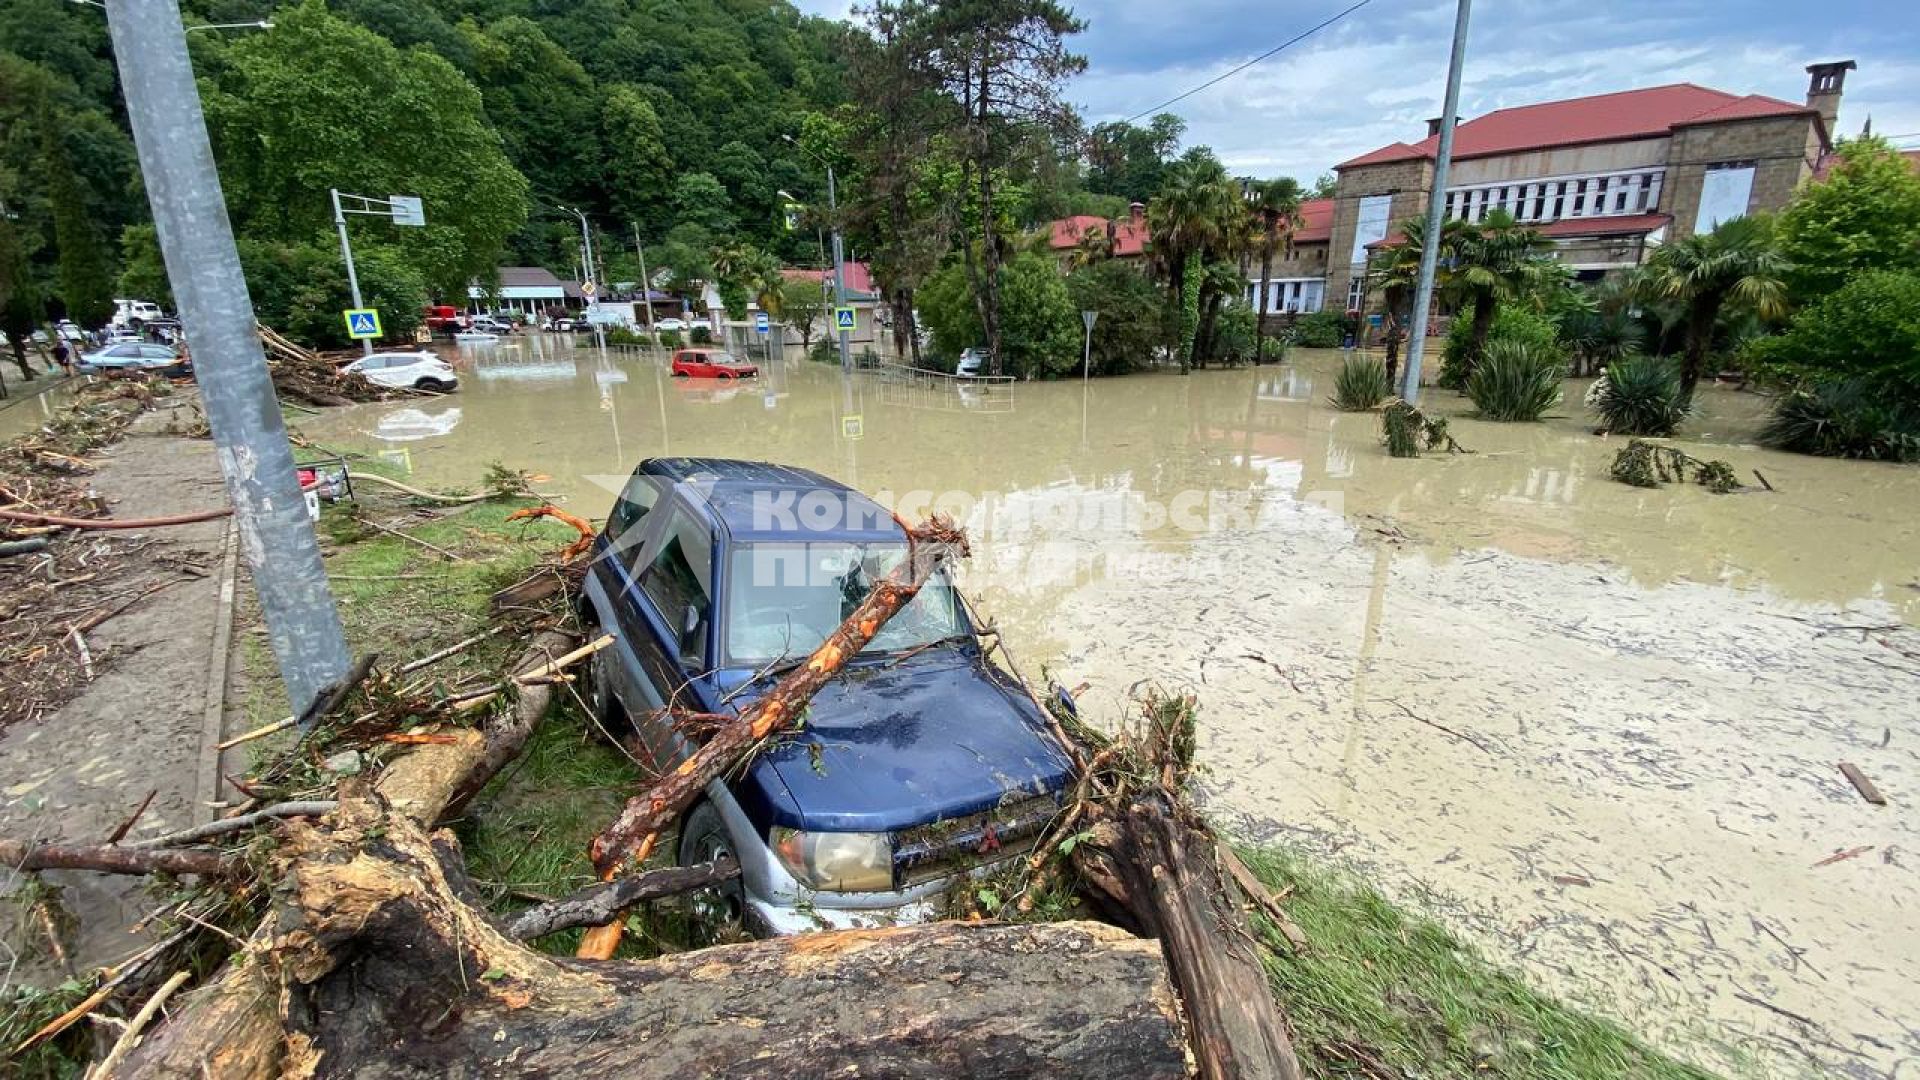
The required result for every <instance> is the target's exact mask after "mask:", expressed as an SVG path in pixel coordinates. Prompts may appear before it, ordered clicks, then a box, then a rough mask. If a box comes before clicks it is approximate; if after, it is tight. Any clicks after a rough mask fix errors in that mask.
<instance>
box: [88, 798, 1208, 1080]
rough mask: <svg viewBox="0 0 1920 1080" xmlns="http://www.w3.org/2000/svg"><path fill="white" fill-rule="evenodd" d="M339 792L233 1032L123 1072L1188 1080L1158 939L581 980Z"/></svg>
mask: <svg viewBox="0 0 1920 1080" xmlns="http://www.w3.org/2000/svg"><path fill="white" fill-rule="evenodd" d="M342 795H343V798H342V806H341V809H340V810H339V811H338V812H336V813H335V814H334V815H333V816H332V817H330V818H328V819H324V820H323V822H322V823H320V824H318V825H307V824H304V823H295V824H290V825H289V826H288V827H287V834H288V835H287V840H286V843H285V844H284V845H283V846H282V848H281V849H280V851H279V852H278V854H277V861H278V864H279V870H280V878H281V880H282V881H283V883H284V886H283V887H282V888H281V889H280V890H278V891H277V893H276V904H277V910H276V911H275V912H274V913H273V914H271V915H270V916H269V918H268V920H267V922H266V923H265V924H264V928H263V935H262V936H263V937H267V936H268V935H270V937H268V939H267V940H265V941H262V942H257V943H256V948H254V949H250V950H249V953H248V954H247V955H246V956H243V957H241V958H238V960H237V962H238V963H240V965H241V969H242V970H241V975H240V977H239V980H238V981H239V983H240V984H241V985H242V988H243V989H242V990H241V991H240V992H235V993H229V994H228V995H226V996H225V998H224V999H223V1000H222V1001H221V1002H219V1003H218V1004H219V1006H220V1007H219V1008H218V1010H217V1011H216V1012H215V1013H214V1014H213V1015H215V1016H217V1017H218V1019H219V1020H220V1024H219V1026H218V1028H217V1029H214V1028H208V1027H205V1026H203V1027H202V1029H201V1032H200V1037H202V1038H210V1037H216V1036H218V1037H222V1038H223V1039H224V1040H225V1041H224V1042H221V1043H208V1042H197V1041H192V1040H187V1039H183V1038H181V1037H180V1036H179V1035H177V1034H175V1035H171V1036H169V1035H168V1034H167V1029H164V1028H163V1029H162V1030H161V1032H160V1033H158V1034H156V1036H155V1037H153V1038H151V1039H149V1042H148V1044H147V1045H143V1046H142V1047H141V1048H140V1049H139V1050H137V1051H135V1053H134V1054H133V1055H132V1057H131V1058H130V1059H129V1062H128V1066H127V1069H126V1071H125V1072H124V1074H123V1075H127V1076H146V1077H169V1078H171V1077H199V1076H202V1075H212V1076H215V1077H220V1078H224V1077H230V1076H259V1075H262V1074H263V1070H262V1069H261V1067H260V1065H259V1063H260V1062H262V1061H265V1060H272V1059H273V1058H274V1054H275V1052H276V1051H277V1049H278V1047H279V1046H280V1045H281V1041H282V1035H283V1032H284V1044H285V1047H286V1055H285V1057H284V1059H282V1060H279V1061H278V1063H277V1065H274V1066H269V1068H273V1069H277V1070H278V1071H280V1072H282V1073H284V1074H289V1075H301V1076H312V1077H415V1076H419V1077H427V1076H445V1075H448V1074H450V1073H461V1072H465V1073H469V1074H479V1073H493V1074H508V1073H510V1074H514V1075H549V1076H562V1075H563V1076H568V1077H572V1078H592V1077H603V1076H606V1077H612V1076H644V1077H663V1078H664V1077H684V1076H718V1075H725V1076H730V1077H779V1078H782V1080H784V1078H786V1077H790V1076H794V1075H796V1074H807V1075H867V1076H874V1075H884V1076H890V1077H954V1076H965V1077H1060V1078H1072V1077H1101V1078H1107V1077H1114V1076H1127V1077H1150V1078H1151V1077H1166V1078H1175V1077H1184V1076H1185V1075H1186V1074H1187V1065H1186V1054H1185V1046H1184V1043H1183V1040H1182V1037H1181V1029H1180V1018H1179V1012H1178V1008H1177V1006H1176V1005H1175V1003H1174V998H1173V995H1172V992H1171V989H1170V987H1169V986H1168V984H1167V982H1166V977H1165V970H1164V967H1163V966H1162V963H1161V960H1160V957H1159V950H1158V948H1157V947H1156V946H1155V945H1154V944H1153V943H1152V942H1150V941H1144V940H1141V939H1137V938H1133V937H1130V936H1129V935H1127V934H1126V933H1124V932H1122V931H1120V930H1117V929H1115V928H1113V927H1110V926H1105V925H1101V924H1094V923H1050V924H1040V925H1029V926H1009V925H996V924H981V923H935V924H929V925H926V926H918V927H906V928H897V929H885V930H863V931H848V932H839V933H829V934H815V935H807V936H803V937H797V938H782V939H777V940H772V941H761V942H753V943H749V944H743V945H729V946H723V947H720V948H714V949H704V950H700V951H698V952H692V953H684V954H679V955H676V956H669V957H664V958H661V959H657V960H651V961H640V962H608V963H597V964H591V965H582V964H579V963H578V962H575V961H570V960H556V959H554V958H552V957H549V956H546V955H543V954H540V953H536V952H533V951H532V950H529V949H527V948H526V947H525V946H522V945H520V944H519V943H517V942H515V941H513V940H511V939H510V938H508V937H507V936H505V935H504V934H502V933H501V932H500V931H498V930H496V929H495V928H494V926H493V924H492V923H491V922H490V921H489V920H488V918H487V917H486V915H485V914H484V913H483V912H481V911H478V910H476V909H474V908H472V907H470V906H468V905H467V904H465V903H464V902H462V901H461V900H460V899H459V897H458V896H457V895H456V893H455V890H454V888H453V886H452V885H451V884H450V881H449V874H448V870H447V867H445V866H443V865H442V863H441V856H440V855H439V854H437V853H436V850H435V848H436V844H435V843H434V842H433V841H432V840H430V839H429V837H428V836H427V834H426V833H425V831H424V830H423V829H421V828H420V827H419V826H418V825H416V824H414V823H413V822H411V821H409V820H407V819H406V818H405V817H403V816H400V815H395V814H392V813H390V812H387V811H385V810H384V809H383V808H382V807H381V806H380V805H379V803H378V801H377V800H376V799H373V798H371V797H368V795H367V794H366V793H365V792H364V791H362V792H360V793H359V794H357V795H356V794H353V793H350V792H343V793H342ZM446 844H447V838H446V836H445V834H442V836H441V837H440V838H439V846H442V847H445V846H446ZM265 928H270V929H265ZM262 973H264V975H262ZM275 986H278V987H279V988H280V992H279V993H278V995H277V996H275V995H272V994H271V989H272V988H273V987H275ZM249 994H251V995H252V1000H251V1001H250V1000H249ZM262 1000H264V1001H268V1002H272V1001H274V1000H277V1001H278V1002H279V1008H278V1012H279V1016H278V1023H275V1024H263V1023H260V1022H259V1016H258V1014H257V1013H256V1012H255V1010H257V1009H259V1008H260V1007H261V1006H260V1002H261V1001H262ZM909 1002H910V1003H911V1008H902V1007H901V1006H902V1004H903V1003H909ZM216 1046H218V1047H219V1052H218V1056H216V1055H215V1047H216ZM196 1052H197V1054H196ZM203 1063H205V1064H207V1065H209V1066H215V1067H209V1068H207V1069H206V1071H205V1072H203V1071H202V1065H203Z"/></svg>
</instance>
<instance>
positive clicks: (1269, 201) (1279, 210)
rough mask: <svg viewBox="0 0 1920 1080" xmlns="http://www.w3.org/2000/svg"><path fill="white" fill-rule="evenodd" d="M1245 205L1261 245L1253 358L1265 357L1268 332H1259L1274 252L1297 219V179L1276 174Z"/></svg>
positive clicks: (1263, 322)
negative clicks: (1257, 342)
mask: <svg viewBox="0 0 1920 1080" xmlns="http://www.w3.org/2000/svg"><path fill="white" fill-rule="evenodd" d="M1252 195H1253V198H1252V201H1251V202H1250V203H1249V206H1248V208H1249V209H1250V210H1251V211H1252V212H1253V215H1254V226H1255V229H1256V231H1255V234H1254V235H1255V237H1256V242H1257V244H1258V245H1259V249H1260V304H1259V307H1258V309H1257V311H1256V315H1257V316H1258V318H1257V320H1256V322H1255V324H1254V325H1255V333H1256V336H1258V338H1259V345H1258V346H1257V347H1256V350H1255V352H1254V362H1255V363H1258V364H1264V363H1266V361H1267V336H1266V334H1265V333H1263V332H1261V330H1262V328H1264V327H1265V326H1266V323H1267V294H1268V292H1269V291H1271V290H1270V288H1269V286H1271V285H1272V283H1273V256H1274V253H1275V252H1277V251H1279V250H1280V248H1281V246H1282V245H1283V244H1285V243H1287V242H1288V238H1289V237H1291V236H1292V234H1293V230H1294V227H1295V226H1296V225H1297V224H1298V223H1299V220H1300V183H1299V181H1297V180H1295V179H1294V178H1293V177H1291V176H1281V177H1276V178H1274V179H1272V180H1268V181H1266V182H1264V183H1261V184H1258V185H1256V186H1255V187H1254V189H1253V193H1252Z"/></svg>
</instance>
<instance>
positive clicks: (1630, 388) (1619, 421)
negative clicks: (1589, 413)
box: [1593, 356, 1690, 435]
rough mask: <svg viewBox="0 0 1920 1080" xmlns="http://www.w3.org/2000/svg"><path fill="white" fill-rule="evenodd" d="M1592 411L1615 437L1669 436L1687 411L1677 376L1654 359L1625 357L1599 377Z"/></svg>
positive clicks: (1649, 357) (1658, 360) (1666, 365)
mask: <svg viewBox="0 0 1920 1080" xmlns="http://www.w3.org/2000/svg"><path fill="white" fill-rule="evenodd" d="M1600 381H1601V385H1600V386H1598V387H1596V388H1595V393H1594V394H1593V411H1594V412H1596V413H1598V414H1600V420H1601V423H1602V424H1603V426H1605V427H1606V429H1607V430H1608V431H1611V432H1614V433H1616V434H1619V435H1671V434H1673V431H1674V429H1675V428H1677V427H1679V426H1680V422H1681V421H1683V420H1685V419H1686V418H1687V413H1688V412H1689V411H1690V410H1689V408H1688V405H1687V399H1686V397H1685V395H1683V394H1681V393H1680V373H1679V372H1678V371H1676V370H1674V367H1673V365H1672V364H1670V363H1668V362H1667V361H1665V360H1662V359H1660V358H1659V357H1655V356H1629V357H1627V358H1626V359H1624V360H1620V361H1617V362H1615V363H1614V364H1613V365H1612V366H1610V367H1608V368H1607V369H1606V370H1605V372H1604V373H1603V374H1602V375H1601V376H1600Z"/></svg>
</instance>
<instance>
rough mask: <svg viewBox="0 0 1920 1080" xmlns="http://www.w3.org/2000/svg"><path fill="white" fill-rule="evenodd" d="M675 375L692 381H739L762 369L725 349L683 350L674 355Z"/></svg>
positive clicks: (756, 373) (758, 372)
mask: <svg viewBox="0 0 1920 1080" xmlns="http://www.w3.org/2000/svg"><path fill="white" fill-rule="evenodd" d="M673 374H675V375H684V376H686V377H687V378H690V379H739V378H744V377H746V376H748V375H758V374H760V369H759V368H757V367H755V366H754V365H752V364H749V363H747V362H745V361H743V360H739V359H737V358H735V357H734V355H733V354H732V353H730V352H728V351H726V350H725V349H681V350H680V351H678V352H676V353H674V354H673Z"/></svg>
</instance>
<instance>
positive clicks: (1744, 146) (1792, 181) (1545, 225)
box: [1326, 60, 1854, 311]
mask: <svg viewBox="0 0 1920 1080" xmlns="http://www.w3.org/2000/svg"><path fill="white" fill-rule="evenodd" d="M1853 67H1854V63H1853V61H1851V60H1845V61H1840V62H1837V63H1823V64H1813V65H1810V66H1809V67H1808V68H1807V73H1808V75H1809V77H1810V78H1809V83H1808V86H1807V98H1806V102H1805V103H1804V104H1799V105H1796V104H1794V103H1792V102H1788V101H1782V100H1780V99H1778V98H1771V97H1765V96H1763V95H1759V94H1747V95H1744V96H1742V95H1738V94H1730V93H1726V92H1724V91H1720V90H1713V89H1709V88H1707V87H1704V86H1695V85H1693V84H1692V83H1675V84H1672V85H1669V86H1655V87H1649V88H1647V89H1644V90H1627V91H1622V92H1619V93H1612V94H1600V95H1596V96H1593V97H1584V98H1573V99H1570V100H1566V101H1553V102H1546V103H1544V104H1539V105H1524V106H1520V107H1518V108H1512V109H1500V110H1497V111H1495V112H1491V113H1488V114H1487V115H1485V116H1481V117H1476V118H1474V119H1472V120H1466V121H1462V122H1459V123H1457V124H1456V125H1455V128H1454V144H1453V164H1452V167H1451V170H1450V173H1449V175H1448V177H1447V190H1446V193H1445V199H1446V213H1447V215H1448V216H1449V217H1450V218H1465V219H1467V220H1469V221H1479V220H1482V219H1483V218H1484V217H1485V216H1486V215H1487V213H1488V212H1489V211H1491V210H1493V209H1495V208H1501V209H1505V210H1506V211H1508V212H1509V213H1511V214H1513V216H1514V217H1515V218H1517V219H1519V220H1520V221H1521V222H1523V223H1526V224H1529V225H1532V226H1534V227H1536V228H1538V229H1539V230H1540V231H1541V232H1543V233H1545V234H1546V235H1547V236H1548V237H1549V238H1551V239H1552V240H1553V242H1554V244H1555V246H1556V248H1557V249H1558V250H1557V255H1558V257H1559V258H1560V259H1561V260H1562V261H1564V262H1565V263H1566V264H1567V265H1569V266H1571V267H1573V269H1574V270H1575V271H1577V272H1578V273H1579V275H1580V276H1581V277H1582V278H1586V279H1593V278H1598V277H1600V276H1601V275H1603V274H1604V273H1606V272H1607V271H1609V270H1613V269H1617V268H1621V267H1628V266H1634V265H1637V264H1638V263H1640V262H1642V261H1643V260H1644V259H1645V258H1646V256H1647V253H1648V252H1649V251H1650V250H1651V249H1652V248H1654V247H1657V246H1658V245H1659V244H1660V243H1661V242H1663V241H1665V240H1669V239H1673V238H1676V237H1680V236H1684V235H1687V234H1688V233H1692V232H1698V231H1705V230H1708V229H1711V228H1713V227H1714V225H1716V224H1717V223H1719V222H1721V221H1725V220H1728V219H1730V218H1735V217H1740V216H1743V215H1746V214H1752V213H1758V212H1761V211H1770V210H1777V209H1779V208H1780V207H1781V206H1783V205H1785V204H1786V202H1787V200H1788V199H1789V198H1790V197H1791V196H1792V194H1793V190H1794V188H1795V187H1797V186H1798V185H1799V184H1800V182H1801V181H1803V180H1805V179H1807V178H1808V177H1809V176H1811V175H1813V173H1814V170H1815V169H1816V168H1817V167H1818V166H1819V165H1820V164H1821V160H1822V157H1823V155H1825V154H1826V152H1827V151H1828V150H1830V149H1831V143H1832V138H1833V131H1834V125H1835V123H1836V122H1837V120H1838V116H1839V109H1840V95H1841V88H1842V84H1843V83H1844V81H1845V79H1846V73H1847V72H1848V71H1850V70H1852V69H1853ZM1439 128H1440V122H1439V121H1438V120H1432V121H1429V122H1428V131H1427V137H1426V138H1424V139H1422V140H1421V141H1419V142H1417V143H1404V142H1397V143H1393V144H1390V145H1388V146H1383V147H1380V148H1379V149H1377V150H1374V151H1371V152H1369V153H1366V154H1362V155H1360V156H1359V157H1356V158H1353V159H1352V160H1350V161H1345V162H1342V163H1341V164H1339V165H1336V166H1335V167H1334V171H1335V173H1336V175H1337V176H1338V178H1339V180H1338V183H1337V185H1336V186H1335V189H1334V198H1333V209H1332V215H1331V223H1330V230H1329V233H1330V239H1329V250H1328V252H1327V255H1326V258H1327V260H1328V266H1327V284H1326V292H1327V295H1328V297H1329V302H1330V303H1331V302H1336V298H1337V302H1341V303H1344V305H1345V307H1346V309H1347V310H1349V311H1358V310H1361V309H1363V308H1364V307H1365V306H1366V303H1365V301H1366V297H1365V287H1364V282H1365V276H1366V275H1365V270H1366V263H1367V256H1368V253H1369V251H1370V250H1374V249H1377V248H1378V247H1379V246H1382V245H1384V244H1391V243H1393V242H1394V240H1395V239H1396V238H1397V237H1398V235H1399V229H1400V226H1401V225H1403V224H1404V223H1405V222H1407V221H1410V220H1417V219H1420V218H1422V217H1423V216H1424V215H1425V213H1426V206H1427V196H1428V193H1429V191H1430V190H1431V188H1432V186H1433V166H1434V153H1435V149H1436V147H1437V145H1438V143H1439V135H1438V132H1439Z"/></svg>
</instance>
